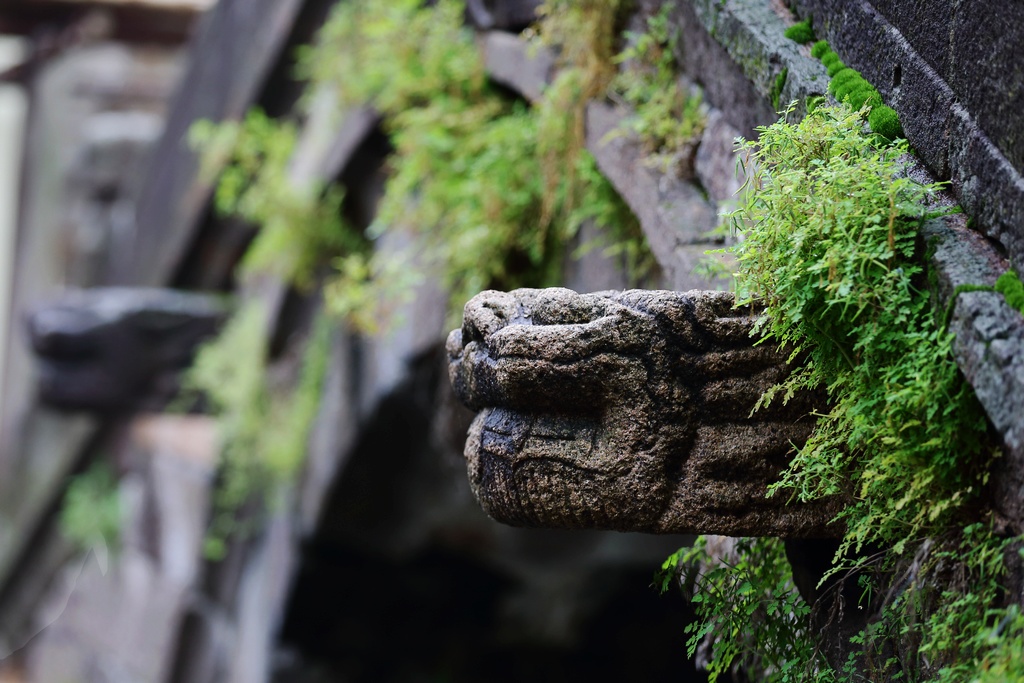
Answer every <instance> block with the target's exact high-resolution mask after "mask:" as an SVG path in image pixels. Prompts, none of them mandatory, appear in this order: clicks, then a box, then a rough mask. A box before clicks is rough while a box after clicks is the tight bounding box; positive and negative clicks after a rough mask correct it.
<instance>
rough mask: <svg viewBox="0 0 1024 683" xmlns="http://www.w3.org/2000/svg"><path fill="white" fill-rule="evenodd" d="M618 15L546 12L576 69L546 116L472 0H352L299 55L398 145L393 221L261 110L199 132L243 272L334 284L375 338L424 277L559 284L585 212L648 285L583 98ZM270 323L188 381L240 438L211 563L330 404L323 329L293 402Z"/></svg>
mask: <svg viewBox="0 0 1024 683" xmlns="http://www.w3.org/2000/svg"><path fill="white" fill-rule="evenodd" d="M614 5H615V3H611V4H609V3H603V2H600V3H599V2H589V3H554V2H553V3H549V6H546V7H545V11H544V20H543V22H542V31H543V33H544V35H545V36H547V37H550V38H552V39H558V40H560V41H562V42H561V44H562V47H563V56H564V57H565V59H566V60H568V61H567V62H566V63H565V68H564V69H563V71H562V74H561V75H560V76H559V78H558V80H557V81H556V82H555V83H553V84H552V85H551V87H550V88H549V89H548V90H547V92H546V93H545V96H544V98H543V99H542V100H541V101H540V102H538V103H536V105H535V106H533V107H530V106H527V105H526V104H525V103H523V102H520V101H517V100H515V99H513V98H510V97H509V96H508V95H507V94H505V93H503V92H502V91H500V90H499V89H497V88H495V87H494V86H492V85H491V84H490V83H489V82H488V80H487V78H486V74H485V73H484V70H483V64H482V60H481V59H480V55H479V52H478V48H477V46H476V43H475V41H474V36H473V34H472V33H471V32H470V31H469V30H468V29H467V28H465V27H464V26H463V6H462V3H461V2H457V1H455V0H440V1H439V2H437V3H434V4H433V5H432V6H430V7H425V6H424V5H423V3H421V2H419V0H396V1H393V2H386V3H376V2H369V1H362V2H360V1H357V0H353V1H352V2H346V3H340V4H339V5H338V6H337V7H336V9H335V11H334V13H333V14H332V16H331V17H330V18H329V19H328V21H327V22H326V23H325V24H324V26H323V27H322V29H321V31H320V33H319V35H318V38H317V40H316V42H315V43H314V44H313V45H311V46H309V47H307V48H304V49H303V50H301V51H300V54H299V60H298V61H299V72H300V75H301V76H302V77H303V78H305V79H306V80H307V81H308V87H307V93H309V96H310V97H312V96H313V94H316V95H317V96H321V95H322V94H323V93H329V94H330V95H331V96H332V97H333V99H334V102H335V104H336V109H337V111H338V117H339V118H338V123H339V124H340V122H341V119H342V118H343V116H344V112H345V111H348V110H351V109H352V108H354V107H357V106H363V105H367V104H369V105H372V106H373V107H374V108H376V110H377V111H378V112H379V113H380V114H381V116H382V120H383V127H384V130H385V132H386V133H387V134H388V136H389V138H390V140H391V143H392V145H393V148H394V153H393V154H392V156H391V157H390V159H389V162H388V163H389V170H390V177H389V179H388V182H387V186H386V191H385V193H384V196H383V197H382V198H381V200H380V203H379V206H378V209H377V216H376V218H375V220H374V222H373V224H372V225H371V226H370V227H369V229H368V230H367V231H366V234H361V233H360V232H359V231H357V230H355V229H353V227H352V226H350V225H347V224H346V223H345V221H344V220H343V219H342V217H341V216H342V213H341V206H342V202H343V199H344V193H343V188H339V187H324V186H320V185H316V184H312V185H307V186H302V187H299V186H296V185H295V183H294V182H292V178H291V174H290V171H289V165H290V163H291V160H292V156H293V154H294V150H295V143H296V136H297V134H296V127H295V125H294V124H292V123H290V122H289V121H275V120H271V119H269V118H267V117H266V116H264V115H263V114H262V113H261V112H259V111H253V112H250V113H249V114H248V115H247V116H246V118H245V120H244V121H242V122H239V123H232V122H228V123H221V124H216V125H213V124H209V123H202V122H201V123H199V124H197V125H196V127H195V128H194V129H193V131H192V138H193V143H194V144H196V145H197V146H199V147H201V148H202V149H203V150H204V157H205V161H206V164H207V165H208V166H209V167H211V168H218V169H222V171H221V174H220V179H219V182H218V185H217V190H216V196H215V199H216V204H217V208H218V209H219V210H220V211H221V212H222V213H225V214H231V215H237V216H240V217H242V218H244V219H245V220H247V221H249V222H251V223H252V224H254V225H255V226H256V227H257V228H258V232H257V235H256V238H255V240H254V242H253V244H252V246H251V247H250V249H249V251H248V252H247V253H246V255H245V258H244V261H243V264H242V266H243V268H244V269H245V270H246V271H249V272H268V271H269V272H271V273H273V274H275V275H277V276H279V277H281V278H284V279H285V280H288V281H290V282H292V283H293V284H296V285H298V286H300V287H309V286H311V285H313V284H316V283H317V282H323V285H324V295H325V300H326V303H327V306H328V308H329V309H330V310H331V312H332V313H334V314H336V315H340V316H343V317H344V318H346V319H347V320H348V321H349V322H351V323H353V324H354V325H355V326H356V327H357V328H359V329H361V330H364V331H375V330H378V329H379V328H380V327H381V326H382V325H384V324H386V322H387V318H388V317H389V313H390V311H391V310H394V309H395V308H396V307H397V305H398V304H399V303H400V302H402V301H403V300H406V299H407V297H408V296H410V294H411V293H412V292H413V291H414V289H415V286H416V285H417V284H418V283H419V279H420V278H421V277H423V275H422V273H423V271H424V270H427V271H430V272H432V273H433V274H436V276H439V277H440V278H442V280H443V284H444V285H445V286H446V287H447V288H448V290H449V292H450V293H451V298H452V302H453V307H452V308H453V310H455V309H456V308H457V307H461V305H462V304H463V302H464V301H465V300H466V299H468V298H469V297H470V296H471V295H473V294H475V293H476V292H478V291H480V290H482V289H485V288H487V287H500V288H514V287H520V286H544V285H553V284H559V283H560V274H561V266H562V264H563V261H564V260H565V257H566V253H565V248H566V245H567V244H568V243H569V242H570V240H571V238H572V237H573V236H574V235H575V233H576V231H577V229H578V227H579V225H580V224H581V223H582V222H583V221H585V220H590V221H593V222H594V223H596V224H597V225H599V226H602V227H603V228H604V229H605V232H606V234H607V235H608V238H607V239H606V241H605V242H604V243H602V244H601V245H599V246H600V247H601V248H604V249H606V250H607V251H608V252H609V253H613V254H617V255H620V256H621V257H622V258H623V259H624V262H625V263H626V264H627V265H629V266H630V267H631V268H632V269H633V272H635V273H637V276H638V277H640V276H641V274H642V273H644V272H646V270H648V269H649V268H650V267H651V264H652V263H653V260H652V258H651V256H650V254H649V251H648V250H647V249H646V246H645V244H644V241H643V238H642V234H641V232H640V229H639V225H638V224H637V222H636V219H635V217H634V216H633V215H632V213H631V212H630V211H629V210H628V208H627V207H626V205H625V204H624V202H623V201H622V200H621V198H620V197H619V196H618V195H617V193H615V191H614V189H613V188H612V187H611V185H610V184H609V183H608V181H607V180H606V179H605V178H604V177H603V176H602V175H601V174H600V173H599V172H598V171H597V168H596V164H595V162H594V160H593V158H592V157H591V155H590V154H589V153H588V152H586V150H585V149H584V148H583V137H582V135H583V128H582V121H583V119H582V112H583V106H584V105H585V102H586V99H587V98H589V97H592V96H593V95H594V94H596V93H597V92H603V88H604V87H606V85H607V82H608V81H609V80H610V78H611V75H612V74H613V73H614V64H613V63H612V61H611V56H612V55H613V54H614V52H613V47H614V44H615V32H614V31H615V22H616V19H615V12H616V10H615V7H614ZM563 32H564V33H563ZM570 62H571V63H570ZM395 234H404V235H408V236H411V238H412V240H411V241H412V243H413V244H414V245H415V249H416V251H415V253H411V252H407V253H397V254H396V253H394V251H389V252H382V251H375V250H374V248H373V245H374V242H375V241H376V240H380V239H382V238H386V237H388V236H389V235H395ZM592 246H593V245H585V247H592ZM325 266H329V268H328V275H327V276H326V281H324V280H323V277H324V272H325ZM266 324H267V321H266V316H265V314H264V312H262V311H261V310H260V309H259V308H258V307H256V306H255V305H254V304H253V305H249V306H247V307H244V308H243V309H242V310H240V311H239V313H238V314H236V316H235V317H234V318H233V319H232V320H231V322H230V323H229V324H228V325H227V327H226V328H225V330H224V331H223V333H222V334H221V335H220V337H219V338H218V339H217V340H215V341H214V342H212V343H211V344H209V345H208V346H206V347H205V348H204V349H202V350H201V352H200V353H199V354H198V356H197V359H196V362H195V365H194V367H193V370H192V372H191V374H190V376H189V389H190V390H191V391H193V392H199V393H202V394H203V395H205V396H206V397H207V400H208V401H209V403H210V404H211V406H212V408H213V410H214V412H215V413H217V415H218V419H219V421H220V423H221V431H222V438H223V441H224V446H223V460H222V467H221V475H220V476H221V483H220V486H219V487H218V492H217V495H216V498H217V499H216V501H215V508H216V509H215V513H214V519H213V523H212V527H213V528H212V530H211V533H210V538H209V541H208V552H209V554H210V555H211V556H219V555H222V554H223V552H224V540H225V539H226V537H227V536H228V535H229V534H230V533H233V532H234V531H237V530H239V525H240V512H239V511H240V510H241V509H242V508H243V507H245V506H246V504H247V503H250V502H253V501H256V502H259V501H260V500H264V501H265V500H267V499H270V498H272V497H273V494H274V492H275V490H277V485H278V484H279V483H281V482H283V481H287V480H289V479H290V478H291V477H292V476H293V474H294V472H295V469H296V467H297V466H298V463H299V462H300V461H301V456H302V452H303V450H304V444H305V434H306V432H307V431H308V427H309V422H310V420H311V419H312V414H313V411H314V410H315V406H316V400H317V398H318V391H319V389H318V387H319V385H318V384H316V382H317V381H319V378H320V376H321V375H322V367H321V365H322V363H321V362H320V361H318V360H317V359H318V358H321V357H322V353H323V352H322V350H321V347H320V343H321V342H320V341H317V340H319V339H320V336H315V337H314V341H312V342H310V347H309V350H308V352H307V353H308V356H309V357H308V358H307V361H306V368H307V369H306V370H304V372H303V379H302V380H301V382H300V383H299V386H298V389H296V391H295V392H293V393H289V392H287V391H280V390H276V389H275V388H273V387H270V386H268V385H267V382H266V374H267V362H268V360H267V349H266V337H267V331H266V329H265V328H266ZM317 368H320V369H319V370H317ZM317 373H319V374H317ZM257 507H258V506H257Z"/></svg>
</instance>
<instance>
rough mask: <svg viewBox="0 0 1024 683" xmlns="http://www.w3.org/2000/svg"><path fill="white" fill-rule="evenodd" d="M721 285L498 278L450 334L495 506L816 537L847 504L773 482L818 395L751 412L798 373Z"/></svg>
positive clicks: (530, 522) (482, 487) (587, 518)
mask: <svg viewBox="0 0 1024 683" xmlns="http://www.w3.org/2000/svg"><path fill="white" fill-rule="evenodd" d="M755 316H756V312H755V311H751V310H749V309H735V308H733V298H732V295H731V294H728V293H724V292H697V291H692V292H686V293H679V292H667V291H641V290H634V291H627V292H621V293H600V294H577V293H575V292H572V291H571V290H566V289H547V290H529V289H524V290H516V291H514V292H511V293H502V292H494V291H488V292H484V293H482V294H480V295H478V296H476V297H474V298H473V299H472V300H470V302H469V303H468V304H466V310H465V321H464V323H463V326H462V329H460V330H455V331H454V332H452V333H451V335H450V336H449V337H448V342H447V349H448V356H449V376H450V378H451V381H452V384H453V386H454V388H455V391H456V393H457V395H458V396H459V398H460V399H461V400H462V401H463V402H465V403H466V405H467V406H469V407H470V408H471V409H473V410H477V411H480V414H479V415H478V416H477V417H476V419H475V420H474V422H473V426H472V427H471V429H470V433H469V438H468V440H467V443H466V450H465V454H466V458H467V460H468V462H469V473H470V484H471V487H472V489H473V491H474V494H475V495H476V497H477V499H478V500H479V501H480V503H481V504H482V505H483V507H484V509H485V510H486V511H487V512H488V513H489V514H490V515H491V516H492V517H494V518H495V519H497V520H498V521H502V522H505V523H509V524H513V525H518V526H540V527H555V528H602V529H617V530H621V531H627V530H632V531H646V532H655V533H715V534H725V535H743V536H757V535H767V536H783V537H808V536H820V535H828V534H830V533H836V531H837V530H836V529H835V528H832V527H831V526H830V524H829V522H830V521H831V520H832V518H833V517H834V515H835V513H836V512H838V509H839V505H840V501H839V500H835V499H833V500H828V501H823V502H820V503H818V504H815V505H810V506H807V505H798V504H793V505H786V501H785V500H784V499H783V498H770V499H769V498H766V497H765V493H766V487H767V486H768V485H769V484H770V483H771V482H772V481H774V480H775V478H776V477H777V476H778V474H779V472H780V470H781V469H782V468H783V467H784V466H785V465H786V463H787V461H788V458H789V456H790V454H791V452H792V448H793V445H794V444H800V443H802V442H803V441H804V440H806V438H807V436H808V435H809V433H810V431H811V429H812V427H813V420H812V419H811V418H809V417H808V414H809V412H810V410H811V409H812V408H814V407H818V408H819V409H823V408H824V405H823V404H824V399H823V397H822V396H820V395H817V394H810V393H808V394H805V395H801V396H798V397H796V398H795V399H794V400H793V401H791V402H790V403H789V404H788V405H786V406H782V405H780V404H779V403H778V402H776V403H775V404H773V405H772V406H770V407H769V408H766V409H762V410H760V411H758V412H757V413H756V414H755V415H753V416H751V411H752V409H753V408H754V406H755V404H756V403H757V401H758V399H759V398H760V397H761V395H762V394H763V392H764V391H765V390H766V389H768V388H769V387H771V386H772V385H774V384H775V383H777V382H779V381H780V380H782V379H784V378H785V376H786V375H787V374H788V372H789V366H788V365H787V364H786V362H785V358H786V356H785V352H784V351H780V350H778V349H775V348H774V347H772V346H770V345H767V344H761V345H755V341H756V339H755V338H754V337H752V336H751V330H752V327H753V324H754V321H755Z"/></svg>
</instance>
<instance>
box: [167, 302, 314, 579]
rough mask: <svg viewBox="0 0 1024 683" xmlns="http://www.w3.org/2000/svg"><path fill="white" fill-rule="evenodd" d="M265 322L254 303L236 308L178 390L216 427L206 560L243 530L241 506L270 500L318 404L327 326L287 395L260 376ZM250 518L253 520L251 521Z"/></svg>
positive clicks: (302, 444) (299, 451)
mask: <svg viewBox="0 0 1024 683" xmlns="http://www.w3.org/2000/svg"><path fill="white" fill-rule="evenodd" d="M266 326H267V316H266V313H265V311H264V310H263V308H262V307H261V306H260V305H259V304H258V303H250V304H248V305H246V306H244V307H242V308H241V309H240V310H239V311H238V312H237V313H235V315H234V316H232V318H231V319H230V320H229V321H228V322H227V324H226V325H225V327H224V329H223V331H222V332H221V334H220V335H219V336H218V337H217V338H216V339H214V340H213V341H211V342H208V343H207V344H206V345H204V346H203V347H201V348H200V350H199V352H198V353H197V354H196V359H195V362H194V364H193V366H192V368H191V369H190V370H189V372H188V374H187V375H186V378H185V382H184V390H185V391H186V392H187V393H190V394H192V395H201V396H203V397H205V399H206V400H207V401H208V402H209V403H210V406H211V408H212V409H213V412H214V414H216V416H217V420H218V426H219V428H220V440H221V460H220V472H219V479H220V481H219V482H218V486H217V489H216V492H215V499H214V515H213V521H212V522H211V528H210V530H209V533H208V535H207V539H206V554H207V556H208V557H211V558H213V559H219V558H221V557H223V554H224V552H225V541H226V539H227V538H228V537H229V536H230V535H231V534H233V533H238V532H244V531H245V530H246V529H247V528H248V526H247V524H252V523H254V522H253V520H252V519H249V520H248V521H247V520H245V519H244V518H245V515H244V514H242V510H243V509H244V508H245V507H246V506H247V505H249V504H253V503H255V504H257V507H262V506H264V505H266V504H268V503H271V502H272V498H273V496H274V495H275V494H276V493H277V492H278V491H279V489H280V486H281V485H283V484H285V483H287V482H289V481H291V480H292V478H293V477H294V475H295V473H296V472H297V470H298V467H299V466H300V465H301V464H302V461H303V458H304V456H305V451H306V440H307V437H308V434H309V428H310V426H311V425H312V423H313V419H314V418H315V416H316V412H317V410H318V407H319V403H320V393H321V387H322V382H323V378H324V375H325V373H326V362H327V350H328V342H329V339H330V337H329V331H330V327H329V324H328V319H327V318H324V317H321V318H320V319H319V320H318V322H317V324H316V325H315V326H314V330H313V333H312V335H311V337H310V339H309V341H308V342H307V347H306V351H305V355H304V358H303V362H302V366H301V369H300V372H299V377H298V382H297V384H296V388H295V389H294V390H291V391H289V390H287V389H285V388H282V387H276V386H272V385H271V384H270V383H269V381H268V375H267V348H266V343H267V342H266V339H267V329H266ZM257 517H258V515H257Z"/></svg>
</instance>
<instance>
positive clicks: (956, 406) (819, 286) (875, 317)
mask: <svg viewBox="0 0 1024 683" xmlns="http://www.w3.org/2000/svg"><path fill="white" fill-rule="evenodd" d="M744 148H745V149H747V150H749V151H750V153H751V154H752V155H753V158H755V159H756V163H757V167H756V169H754V170H753V172H752V174H751V175H750V177H749V178H748V183H749V187H750V188H752V190H753V191H751V192H749V193H748V194H747V197H748V199H747V202H746V204H745V205H744V206H742V207H740V209H739V210H738V211H737V212H736V213H734V214H733V220H734V224H735V226H736V228H737V229H738V230H741V231H743V233H744V237H745V238H744V240H743V241H742V243H741V244H740V245H739V246H738V247H737V256H738V259H739V261H740V268H741V272H740V275H739V281H738V286H739V289H740V292H741V293H742V294H741V296H742V297H743V298H744V299H745V300H754V299H758V300H761V301H763V302H764V303H765V305H766V318H765V321H764V324H763V330H764V332H766V333H767V334H768V336H769V338H770V339H772V340H774V341H775V342H776V343H779V344H785V345H788V346H790V347H792V348H793V349H794V352H806V353H807V354H808V361H807V363H806V364H805V365H804V366H803V369H802V370H801V371H800V372H798V373H796V374H795V375H794V376H793V377H792V378H791V379H790V380H789V381H788V382H787V384H786V385H785V386H783V387H780V388H779V389H778V390H777V391H775V392H771V393H770V394H769V395H768V396H766V398H765V401H770V400H772V399H773V398H774V396H775V395H777V394H782V395H783V396H785V395H786V394H788V393H790V392H791V391H794V390H796V389H798V388H800V387H803V386H825V387H827V388H828V391H829V395H830V397H831V399H832V401H833V407H832V408H831V410H830V411H829V413H828V414H827V415H823V416H821V417H820V418H819V426H818V428H817V430H816V432H815V434H814V435H813V436H812V437H811V439H810V440H809V441H808V443H807V445H806V446H805V447H804V448H803V449H801V451H800V453H799V454H798V455H797V457H796V458H795V460H794V464H793V467H792V468H791V470H790V471H789V472H788V473H787V474H786V475H785V477H784V478H783V481H782V482H781V483H780V485H779V487H778V488H782V489H790V490H792V491H793V493H794V494H795V495H796V496H797V497H799V498H800V499H801V500H810V499H814V498H817V497H820V496H822V495H828V494H831V493H838V492H840V490H841V489H842V488H843V485H842V484H841V482H843V481H845V480H847V479H849V480H850V481H853V482H858V485H857V486H856V488H854V489H853V490H851V491H850V492H851V493H852V494H853V495H854V496H855V498H856V500H857V504H856V505H855V506H854V507H853V508H851V509H850V510H848V511H847V513H846V517H847V522H848V524H849V529H850V531H849V535H848V536H847V540H846V543H845V547H847V548H851V549H853V550H855V551H859V550H860V549H861V547H862V546H863V544H864V543H867V542H894V543H896V544H897V545H896V546H895V547H894V551H895V552H896V553H897V554H899V553H900V552H902V550H903V547H904V546H905V544H906V539H908V538H909V539H915V538H918V537H921V536H923V535H925V534H926V533H928V532H929V531H934V530H936V529H937V528H941V527H940V526H939V525H941V523H942V522H944V521H946V519H947V516H948V514H951V513H952V512H953V511H954V510H956V509H957V508H959V507H961V506H962V505H963V504H964V503H965V502H967V500H969V499H970V498H973V497H974V496H976V495H977V493H978V490H979V488H980V480H979V479H978V477H979V476H980V472H981V471H983V468H984V467H985V466H986V465H987V463H988V459H987V456H986V453H985V452H984V451H983V447H982V444H983V436H984V433H985V429H986V423H985V419H984V415H983V413H982V411H981V408H980V406H978V404H977V402H976V400H975V399H974V397H973V394H972V392H971V391H970V389H969V387H967V385H966V383H965V382H964V381H963V379H962V377H961V376H960V374H959V370H958V368H957V366H956V362H955V361H954V359H953V357H952V352H951V350H950V344H949V338H948V335H946V334H945V333H943V332H942V331H941V330H940V329H939V327H938V326H937V325H936V323H935V320H934V317H933V314H932V310H931V308H930V306H929V302H928V297H927V295H926V294H924V293H923V292H921V291H920V290H919V289H918V287H917V284H916V282H917V280H918V279H919V276H920V274H921V272H922V269H921V266H920V265H918V262H917V260H916V255H915V247H916V235H917V227H918V225H919V223H920V221H921V220H922V219H923V218H924V217H925V216H926V213H927V212H926V208H925V200H926V198H927V196H928V194H929V193H930V192H932V191H934V188H932V187H927V186H921V185H919V184H917V183H915V182H913V181H912V180H910V179H907V178H897V177H895V176H896V172H897V170H898V166H897V162H896V160H897V159H898V158H899V156H900V155H902V154H905V153H906V148H905V146H904V145H894V146H893V147H891V148H888V149H880V148H876V147H875V146H874V144H873V141H872V140H871V138H870V137H868V136H864V135H863V134H862V133H861V131H860V125H859V118H858V116H857V114H856V113H855V112H851V111H850V110H849V109H846V108H834V107H819V108H818V109H817V110H816V111H815V113H814V115H813V116H809V117H807V118H806V119H804V121H802V122H801V123H800V124H798V125H796V126H790V125H788V124H785V123H781V122H780V123H777V124H774V125H772V126H769V127H767V128H764V129H761V137H760V140H759V142H758V144H757V145H754V144H751V143H747V144H746V145H745V147H744ZM854 453H856V454H857V457H856V458H853V457H851V456H852V455H853V454H854ZM851 468H852V469H851Z"/></svg>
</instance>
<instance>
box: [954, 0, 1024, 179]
mask: <svg viewBox="0 0 1024 683" xmlns="http://www.w3.org/2000/svg"><path fill="white" fill-rule="evenodd" d="M950 21H952V25H951V26H950V25H948V24H949V22H950ZM941 22H942V23H943V24H946V25H947V26H946V31H948V32H949V33H950V34H951V36H952V59H951V64H950V70H949V77H948V79H947V80H948V81H949V84H950V86H951V87H952V88H953V91H954V92H955V93H956V94H957V97H958V99H959V101H960V102H961V103H963V105H964V107H965V108H966V109H967V110H968V111H970V112H971V115H972V116H973V117H974V119H975V120H976V121H977V122H978V124H979V125H980V126H981V128H982V130H984V131H985V133H986V134H987V136H988V137H989V139H991V140H992V142H993V143H995V146H996V147H998V148H999V150H1000V151H1001V152H1002V153H1003V155H1005V156H1006V158H1007V159H1008V160H1009V161H1010V163H1011V164H1012V166H1013V167H1014V168H1015V169H1017V171H1018V172H1022V171H1024V116H1022V115H1021V112H1022V111H1024V56H1022V52H1021V50H1022V46H1024V12H1022V11H1021V7H1020V5H1019V4H1017V3H1010V2H998V1H997V0H975V1H973V2H958V3H957V9H956V12H955V13H954V14H953V15H952V16H949V17H942V18H941Z"/></svg>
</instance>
